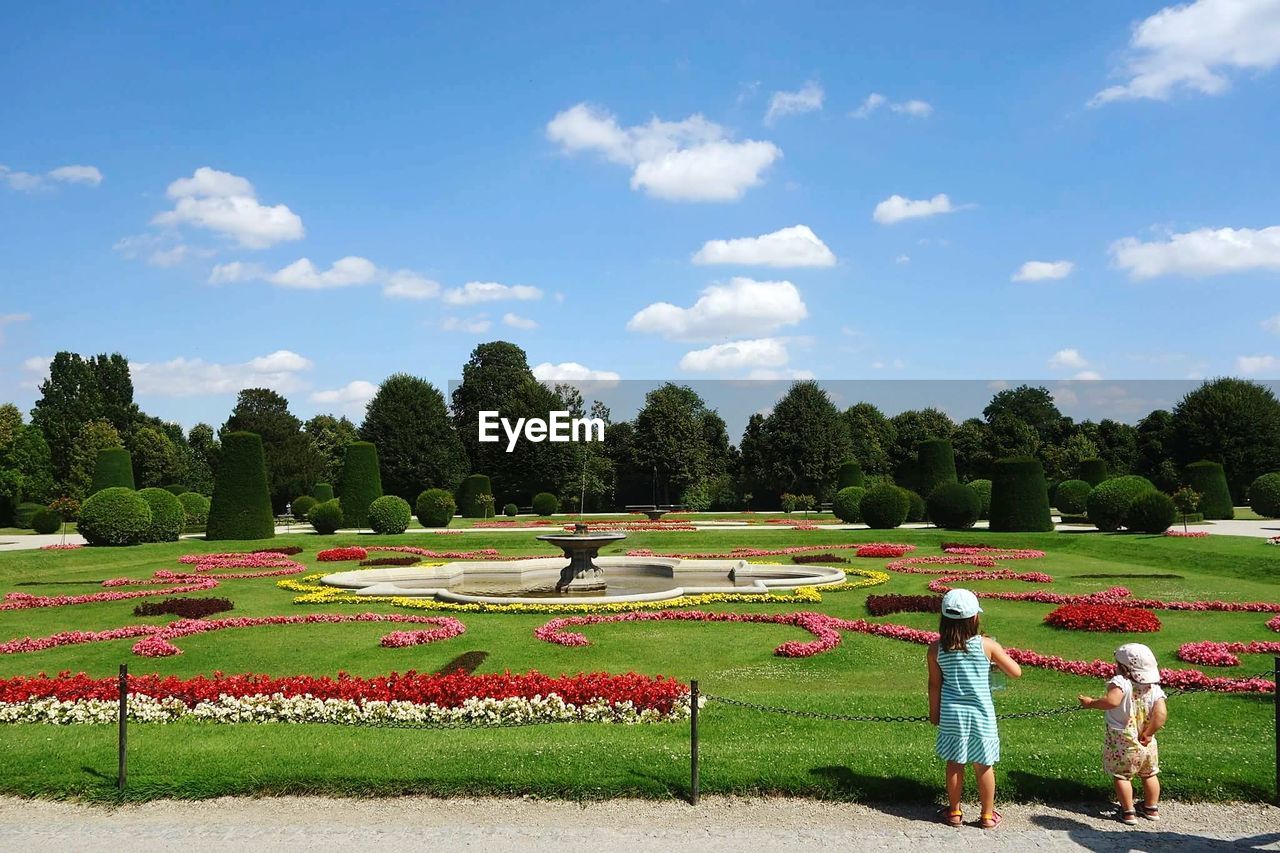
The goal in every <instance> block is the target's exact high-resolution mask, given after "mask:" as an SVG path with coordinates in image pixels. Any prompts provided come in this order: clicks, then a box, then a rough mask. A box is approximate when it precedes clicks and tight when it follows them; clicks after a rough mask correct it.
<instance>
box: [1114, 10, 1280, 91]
mask: <svg viewBox="0 0 1280 853" xmlns="http://www.w3.org/2000/svg"><path fill="white" fill-rule="evenodd" d="M1129 50H1130V53H1129V56H1128V58H1127V60H1126V62H1125V64H1124V68H1123V69H1122V71H1121V74H1122V76H1124V77H1127V78H1128V81H1127V82H1125V83H1122V84H1119V85H1116V86H1111V87H1109V88H1106V89H1103V90H1102V91H1101V92H1099V93H1098V94H1096V95H1094V96H1093V98H1092V100H1090V101H1089V105H1090V106H1095V107H1096V106H1099V105H1101V104H1105V103H1108V102H1110V101H1123V100H1133V99H1139V98H1149V99H1153V100H1158V101H1164V100H1168V99H1169V98H1170V97H1172V96H1173V95H1174V94H1175V92H1177V91H1180V90H1189V91H1193V92H1199V93H1201V94H1205V95H1217V94H1221V93H1222V92H1224V91H1226V90H1227V88H1228V87H1229V86H1230V84H1231V80H1230V76H1229V75H1230V73H1231V72H1240V71H1253V72H1258V73H1260V72H1263V71H1268V70H1270V69H1271V68H1274V67H1275V66H1276V65H1277V64H1278V63H1280V0H1196V2H1194V3H1185V4H1182V5H1179V6H1166V7H1165V8H1163V9H1161V10H1160V11H1159V12H1156V13H1155V14H1154V15H1152V16H1151V17H1149V18H1147V19H1146V20H1144V21H1142V22H1141V23H1139V24H1138V25H1137V26H1135V27H1134V29H1133V35H1132V37H1131V39H1130V41H1129Z"/></svg>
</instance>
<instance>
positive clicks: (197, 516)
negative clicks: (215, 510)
mask: <svg viewBox="0 0 1280 853" xmlns="http://www.w3.org/2000/svg"><path fill="white" fill-rule="evenodd" d="M178 503H180V504H182V512H183V514H184V515H185V516H186V517H187V526H188V527H204V525H205V523H206V522H208V520H209V499H208V498H206V497H205V496H204V495H202V494H200V493H199V492H183V493H182V494H180V495H178Z"/></svg>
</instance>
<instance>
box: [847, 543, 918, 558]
mask: <svg viewBox="0 0 1280 853" xmlns="http://www.w3.org/2000/svg"><path fill="white" fill-rule="evenodd" d="M857 549H858V550H857V551H855V552H854V556H856V557H886V558H891V559H892V558H895V557H901V556H902V555H904V554H910V553H911V552H912V551H914V550H915V549H916V546H915V545H899V544H897V543H894V542H868V543H866V544H865V545H858V546H857Z"/></svg>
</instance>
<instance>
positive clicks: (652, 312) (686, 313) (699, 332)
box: [627, 277, 809, 341]
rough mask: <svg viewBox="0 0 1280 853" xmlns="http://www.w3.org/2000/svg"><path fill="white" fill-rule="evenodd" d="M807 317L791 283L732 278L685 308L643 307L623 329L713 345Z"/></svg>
mask: <svg viewBox="0 0 1280 853" xmlns="http://www.w3.org/2000/svg"><path fill="white" fill-rule="evenodd" d="M807 316H809V309H808V308H806V307H805V304H804V300H803V299H801V298H800V291H799V289H797V288H796V286H795V285H794V284H792V283H791V282H789V281H756V280H754V279H750V278H740V277H735V278H733V279H730V280H729V283H728V284H713V285H711V286H709V287H707V288H706V289H704V290H703V291H702V293H701V295H700V296H699V297H698V301H697V302H695V303H694V304H693V305H692V306H691V307H689V308H680V307H679V306H676V305H672V304H671V303H669V302H655V303H653V304H652V305H648V306H646V307H645V308H642V309H641V310H640V311H638V312H637V313H636V314H635V316H634V317H632V318H631V320H630V321H628V323H627V328H628V329H630V330H631V331H633V332H647V333H651V334H659V335H662V336H663V337H666V338H674V339H676V340H690V341H696V340H715V339H717V338H724V337H728V336H737V335H761V334H768V333H770V332H773V331H776V330H778V329H780V328H782V327H783V326H791V325H795V324H796V323H799V322H800V321H801V320H803V319H804V318H805V317H807Z"/></svg>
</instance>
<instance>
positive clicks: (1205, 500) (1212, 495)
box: [1182, 459, 1236, 519]
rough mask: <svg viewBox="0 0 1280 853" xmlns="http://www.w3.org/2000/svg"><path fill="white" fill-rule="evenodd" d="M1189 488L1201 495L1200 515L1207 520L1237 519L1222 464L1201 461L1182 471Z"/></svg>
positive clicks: (1206, 460)
mask: <svg viewBox="0 0 1280 853" xmlns="http://www.w3.org/2000/svg"><path fill="white" fill-rule="evenodd" d="M1182 478H1183V479H1184V480H1186V483H1187V485H1188V486H1190V487H1191V488H1192V489H1195V490H1196V491H1197V492H1199V493H1200V513H1201V515H1203V516H1204V517H1205V518H1206V519H1222V518H1235V517H1236V510H1235V504H1233V503H1232V501H1231V492H1230V491H1228V490H1227V475H1226V472H1224V471H1223V470H1222V464H1221V463H1220V462H1210V461H1209V460H1208V459H1201V460H1200V461H1199V462H1192V463H1191V464H1190V465H1188V466H1187V467H1185V468H1183V469H1182Z"/></svg>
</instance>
